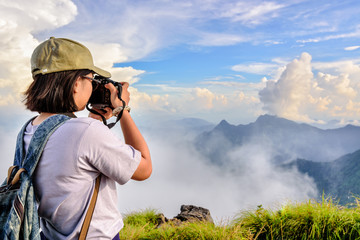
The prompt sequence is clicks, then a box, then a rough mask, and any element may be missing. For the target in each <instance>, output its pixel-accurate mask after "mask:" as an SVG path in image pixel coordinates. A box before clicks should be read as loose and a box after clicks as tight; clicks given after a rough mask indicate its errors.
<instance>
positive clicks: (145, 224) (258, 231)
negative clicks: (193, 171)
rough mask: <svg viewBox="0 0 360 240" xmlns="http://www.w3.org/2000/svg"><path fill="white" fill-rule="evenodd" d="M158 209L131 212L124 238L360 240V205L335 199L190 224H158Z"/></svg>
mask: <svg viewBox="0 0 360 240" xmlns="http://www.w3.org/2000/svg"><path fill="white" fill-rule="evenodd" d="M157 214H158V213H157V211H156V210H145V211H142V212H136V213H132V214H128V215H126V216H125V218H124V223H125V227H124V228H123V229H122V230H121V231H120V238H121V239H156V240H157V239H176V240H185V239H189V240H190V239H204V240H205V239H225V240H226V239H229V240H230V239H234V240H237V239H250V240H255V239H259V240H260V239H261V240H262V239H264V240H265V239H266V240H267V239H269V240H270V239H271V240H272V239H274V240H275V239H276V240H277V239H287V240H288V239H314V240H318V239H347V240H350V239H360V205H359V203H358V204H355V206H352V207H351V208H350V207H343V206H340V205H338V204H336V203H334V202H333V201H332V200H331V199H323V200H322V202H312V201H309V202H305V203H295V204H294V203H292V204H288V205H285V206H283V207H282V208H281V209H278V210H270V209H264V208H263V207H262V206H258V208H257V209H256V210H253V211H245V212H241V213H240V214H239V215H238V216H236V217H234V219H233V220H232V221H229V222H228V223H224V224H216V225H214V224H210V223H200V222H198V223H186V224H183V225H181V226H174V225H172V224H165V225H163V226H161V227H159V228H156V226H157Z"/></svg>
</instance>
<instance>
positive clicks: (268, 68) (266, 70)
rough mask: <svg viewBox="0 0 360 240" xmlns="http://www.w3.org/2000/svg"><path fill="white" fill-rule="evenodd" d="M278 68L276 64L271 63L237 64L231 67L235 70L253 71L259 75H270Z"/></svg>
mask: <svg viewBox="0 0 360 240" xmlns="http://www.w3.org/2000/svg"><path fill="white" fill-rule="evenodd" d="M278 68H279V65H278V64H272V63H252V64H237V65H235V66H232V67H231V69H232V70H234V71H236V72H245V73H254V74H261V75H272V74H273V73H274V72H276V70H277V69H278Z"/></svg>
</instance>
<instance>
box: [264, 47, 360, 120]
mask: <svg viewBox="0 0 360 240" xmlns="http://www.w3.org/2000/svg"><path fill="white" fill-rule="evenodd" d="M313 70H316V71H317V75H316V77H314V74H313ZM359 76H360V65H359V63H358V60H356V59H354V60H347V61H341V62H315V63H311V56H310V54H307V53H303V54H302V55H301V57H300V58H299V59H298V60H297V59H295V60H294V61H292V62H291V63H289V64H288V65H287V66H286V68H285V70H284V71H283V73H282V74H281V76H280V77H279V78H278V79H274V80H267V81H265V83H266V87H265V88H264V89H263V90H261V91H259V96H260V100H261V102H262V104H263V109H264V110H265V111H267V112H268V113H270V114H275V115H278V116H281V117H285V118H288V119H293V120H297V121H303V122H310V123H315V122H317V123H320V122H324V121H323V120H329V119H333V118H339V117H341V118H342V119H347V120H348V121H350V120H351V119H352V118H354V117H357V116H358V114H359V112H360V96H359V94H358V89H359V87H360V80H359ZM320 120H322V121H320Z"/></svg>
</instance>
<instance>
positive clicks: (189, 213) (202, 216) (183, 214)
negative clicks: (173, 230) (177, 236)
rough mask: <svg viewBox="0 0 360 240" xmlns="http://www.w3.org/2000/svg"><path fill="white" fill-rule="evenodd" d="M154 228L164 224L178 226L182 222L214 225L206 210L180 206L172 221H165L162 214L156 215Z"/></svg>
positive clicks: (191, 206)
mask: <svg viewBox="0 0 360 240" xmlns="http://www.w3.org/2000/svg"><path fill="white" fill-rule="evenodd" d="M157 217H158V219H157V223H158V225H157V226H156V228H159V227H161V226H163V225H164V224H171V225H173V226H180V225H181V224H182V223H184V222H197V221H200V222H210V223H214V221H213V219H212V217H211V215H210V211H209V210H208V209H206V208H202V207H197V206H193V205H182V206H181V208H180V213H179V214H178V215H177V216H175V217H174V218H172V219H167V218H166V217H165V216H164V214H162V213H160V214H158V216H157Z"/></svg>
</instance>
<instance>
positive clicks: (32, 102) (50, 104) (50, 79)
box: [24, 69, 92, 113]
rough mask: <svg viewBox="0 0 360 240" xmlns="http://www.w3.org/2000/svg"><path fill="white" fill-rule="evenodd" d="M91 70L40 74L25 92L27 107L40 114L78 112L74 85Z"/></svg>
mask: <svg viewBox="0 0 360 240" xmlns="http://www.w3.org/2000/svg"><path fill="white" fill-rule="evenodd" d="M91 72H92V71H91V70H87V69H82V70H71V71H62V72H54V73H48V74H45V75H42V74H38V75H36V76H35V77H34V81H33V82H32V83H31V84H30V86H29V88H28V89H27V90H26V92H25V99H24V102H25V106H26V108H27V109H29V110H30V111H37V112H39V113H42V112H48V113H69V112H75V111H77V110H78V108H77V106H76V104H75V101H74V96H73V90H74V84H75V82H76V79H77V78H78V77H79V76H84V75H87V74H89V73H91Z"/></svg>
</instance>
